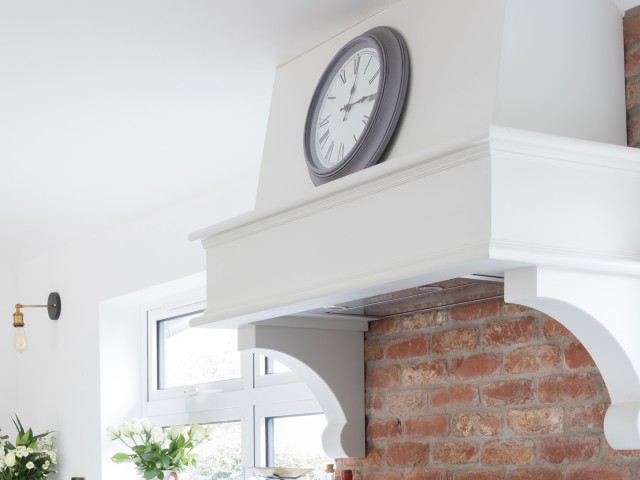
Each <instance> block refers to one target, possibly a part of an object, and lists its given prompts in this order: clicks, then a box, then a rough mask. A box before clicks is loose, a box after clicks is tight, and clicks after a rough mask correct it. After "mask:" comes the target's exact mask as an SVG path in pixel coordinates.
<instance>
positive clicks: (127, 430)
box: [120, 421, 133, 436]
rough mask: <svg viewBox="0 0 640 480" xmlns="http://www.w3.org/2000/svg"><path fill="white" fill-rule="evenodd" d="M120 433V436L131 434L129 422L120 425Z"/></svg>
mask: <svg viewBox="0 0 640 480" xmlns="http://www.w3.org/2000/svg"><path fill="white" fill-rule="evenodd" d="M120 432H121V433H122V435H126V436H131V433H132V432H133V431H132V430H131V422H129V421H126V422H122V425H120Z"/></svg>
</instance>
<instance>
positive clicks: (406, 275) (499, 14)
mask: <svg viewBox="0 0 640 480" xmlns="http://www.w3.org/2000/svg"><path fill="white" fill-rule="evenodd" d="M621 24H622V22H621V18H620V12H619V10H618V9H617V8H616V7H615V6H614V5H613V4H612V3H611V1H610V0H536V1H535V2H533V1H530V0H485V1H483V2H477V1H476V0H401V1H399V2H397V3H395V4H394V5H393V6H391V7H389V8H388V9H387V10H385V11H383V12H380V13H379V14H378V15H375V16H374V17H371V18H369V19H366V20H363V22H361V23H360V24H358V25H356V26H354V27H353V28H352V29H350V30H349V31H347V32H344V33H343V34H341V35H339V36H337V37H335V38H333V39H330V40H328V41H327V42H326V43H324V44H322V45H319V46H318V47H317V48H315V49H313V50H311V51H309V52H307V53H305V54H304V55H302V56H300V57H298V58H296V59H295V60H293V61H291V62H289V63H287V64H285V65H282V66H280V67H279V68H278V70H277V72H276V77H275V84H274V90H273V97H272V103H271V112H270V117H269V125H268V130H267V136H266V139H265V148H264V155H263V164H262V171H261V174H260V185H259V189H258V198H257V200H258V201H257V209H256V211H255V212H253V213H250V214H247V215H244V216H241V217H238V218H236V219H233V220H231V221H228V222H225V223H222V224H219V225H215V226H213V227H210V228H207V229H204V230H202V231H199V232H196V233H194V234H193V235H192V236H191V239H193V240H202V242H203V245H204V247H205V248H206V250H207V277H208V285H207V290H208V308H207V311H206V313H205V315H204V316H203V317H201V318H199V319H197V320H194V321H193V324H194V325H208V326H225V327H229V326H232V327H239V328H241V332H240V346H241V348H242V349H262V350H268V351H269V354H270V355H274V356H278V355H283V356H284V357H285V360H286V359H289V360H291V361H290V362H289V363H290V365H291V366H292V368H294V369H297V372H298V373H299V374H300V375H302V376H303V377H304V378H305V380H306V381H307V382H308V383H309V385H310V387H311V388H312V390H313V391H314V393H315V394H316V396H317V398H318V400H319V401H320V404H321V405H322V407H323V409H324V411H325V414H326V415H327V418H328V421H329V427H328V428H327V430H326V431H325V434H324V436H323V444H324V446H325V450H326V451H327V453H328V454H329V455H331V456H333V457H343V456H362V455H364V453H365V432H364V426H365V422H364V355H363V333H362V332H363V331H365V330H366V329H367V320H366V319H361V318H355V319H354V318H352V317H347V318H342V317H335V316H331V317H329V318H327V317H317V316H309V315H305V314H304V313H302V314H301V312H308V311H311V310H315V309H318V308H321V307H323V306H327V305H336V304H341V303H344V302H348V301H351V300H354V299H361V298H365V297H372V296H376V295H381V294H386V293H388V292H393V291H398V290H402V289H407V288H411V287H416V286H419V285H426V284H430V283H435V282H438V281H442V280H447V279H451V278H455V277H461V276H469V275H474V274H485V275H486V274H498V275H500V276H502V275H503V276H504V282H505V300H506V301H507V302H513V303H520V304H524V305H528V306H530V307H533V308H536V309H538V310H541V311H543V312H545V313H547V314H549V315H551V316H552V317H554V318H555V319H556V320H558V321H559V322H561V323H563V324H564V325H565V326H566V327H568V328H569V329H570V330H571V331H572V332H573V333H574V334H575V335H576V336H577V337H578V339H579V340H580V341H582V343H583V344H584V345H585V347H586V348H587V349H588V351H589V353H590V354H591V356H592V357H593V359H594V361H595V362H596V364H597V366H598V367H599V369H600V371H601V373H602V375H603V377H604V380H605V382H606V384H607V388H608V390H609V395H610V397H611V401H612V405H611V407H610V408H609V410H608V412H607V415H606V420H605V433H606V435H607V439H608V441H609V443H610V444H611V445H612V446H613V447H614V448H630V449H631V448H633V449H635V448H640V348H638V346H637V344H638V339H639V338H640V262H639V261H640V152H639V151H638V150H636V149H631V148H626V147H622V146H620V145H621V144H623V143H624V138H625V123H624V90H623V85H624V77H623V64H622V49H623V46H622V29H621ZM378 25H388V26H390V27H393V28H395V29H396V30H397V31H399V32H400V33H401V34H402V35H403V36H404V37H405V40H406V42H407V45H408V47H409V55H410V61H411V79H410V87H409V93H408V96H407V106H406V108H405V112H404V114H403V119H402V121H401V122H400V124H399V128H398V130H397V132H396V134H395V138H394V141H393V143H392V145H391V146H390V148H389V149H388V151H387V152H386V153H385V161H384V162H383V163H381V164H378V165H375V166H373V167H371V168H368V169H366V170H363V171H360V172H357V173H354V174H352V175H349V176H347V177H344V178H340V179H338V180H335V181H333V182H331V183H329V184H325V185H322V186H320V187H317V188H316V187H314V186H313V184H312V183H311V181H310V179H309V177H308V175H307V172H306V168H305V166H304V161H303V158H304V157H303V152H302V133H303V131H302V130H303V125H304V119H305V116H306V110H307V106H308V105H309V99H310V98H311V94H312V92H313V89H314V88H315V85H316V82H317V80H318V78H319V77H320V75H321V73H322V70H323V69H324V66H325V65H327V63H328V62H329V60H330V59H331V57H332V56H333V55H334V54H335V52H336V51H337V50H338V49H339V48H340V47H341V46H342V45H344V44H345V43H346V42H347V41H348V40H350V39H351V38H353V37H355V36H356V35H357V34H359V33H362V32H363V31H366V30H368V29H369V28H372V27H374V26H378ZM533 132H538V133H533ZM576 138H580V139H586V140H576ZM319 339H321V340H319ZM320 342H325V343H324V344H327V343H328V344H330V345H336V346H337V345H340V346H339V348H335V349H333V348H332V349H331V350H330V354H329V355H328V354H327V350H326V349H319V348H318V345H321V343H320ZM345 342H346V343H345ZM327 357H331V358H327Z"/></svg>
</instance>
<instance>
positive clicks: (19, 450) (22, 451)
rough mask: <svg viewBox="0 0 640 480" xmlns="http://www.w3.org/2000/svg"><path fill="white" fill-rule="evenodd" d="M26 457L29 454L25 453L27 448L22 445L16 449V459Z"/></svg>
mask: <svg viewBox="0 0 640 480" xmlns="http://www.w3.org/2000/svg"><path fill="white" fill-rule="evenodd" d="M27 455H29V453H28V452H27V447H25V446H24V445H20V446H18V447H16V457H18V458H22V457H26V456H27Z"/></svg>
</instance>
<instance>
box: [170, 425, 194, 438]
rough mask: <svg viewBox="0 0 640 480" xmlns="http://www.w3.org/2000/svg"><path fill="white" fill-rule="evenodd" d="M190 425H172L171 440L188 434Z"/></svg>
mask: <svg viewBox="0 0 640 480" xmlns="http://www.w3.org/2000/svg"><path fill="white" fill-rule="evenodd" d="M188 430H189V427H185V426H184V425H172V426H171V428H170V429H169V438H170V439H171V440H175V439H176V438H178V437H179V436H180V435H186V433H187V431H188Z"/></svg>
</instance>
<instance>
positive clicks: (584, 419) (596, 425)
mask: <svg viewBox="0 0 640 480" xmlns="http://www.w3.org/2000/svg"><path fill="white" fill-rule="evenodd" d="M608 408H609V404H608V403H593V404H589V405H580V406H579V407H572V408H567V410H566V417H567V420H566V421H567V428H568V429H571V430H585V429H587V430H599V431H601V430H602V429H603V425H604V415H605V413H607V409H608Z"/></svg>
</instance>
